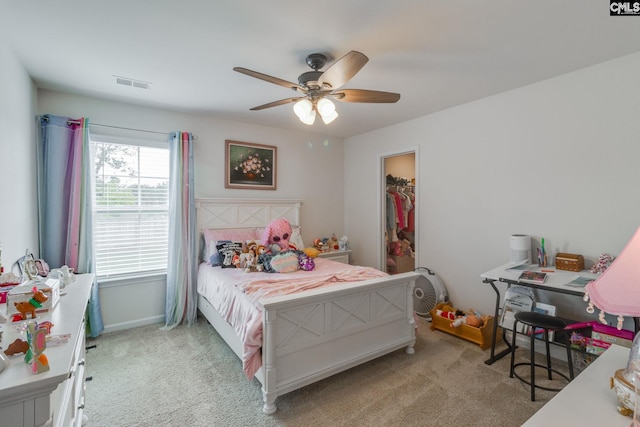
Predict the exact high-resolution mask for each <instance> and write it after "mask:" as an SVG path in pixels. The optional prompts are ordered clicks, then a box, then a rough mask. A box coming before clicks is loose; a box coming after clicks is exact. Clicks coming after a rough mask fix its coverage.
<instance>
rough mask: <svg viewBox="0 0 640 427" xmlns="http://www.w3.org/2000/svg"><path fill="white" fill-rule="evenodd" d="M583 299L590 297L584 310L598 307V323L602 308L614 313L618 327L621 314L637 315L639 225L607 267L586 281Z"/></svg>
mask: <svg viewBox="0 0 640 427" xmlns="http://www.w3.org/2000/svg"><path fill="white" fill-rule="evenodd" d="M584 300H585V301H589V300H590V302H589V306H588V307H587V312H589V313H593V311H594V310H593V306H596V307H597V308H599V309H600V321H601V322H602V323H606V322H605V319H604V313H605V312H606V313H609V314H613V315H616V316H618V329H621V328H622V321H623V320H624V316H629V317H640V228H638V230H636V233H635V234H634V236H633V237H632V238H631V240H630V241H629V243H627V246H626V247H625V248H624V250H623V251H622V253H621V254H620V255H619V256H618V257H617V258H616V259H615V260H614V261H613V262H612V263H611V265H610V266H609V268H607V269H606V270H605V271H604V272H603V273H602V274H601V275H600V277H598V278H597V279H596V280H594V281H593V282H590V283H588V284H587V286H586V288H585V295H584Z"/></svg>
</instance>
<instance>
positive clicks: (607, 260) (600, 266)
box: [589, 254, 615, 273]
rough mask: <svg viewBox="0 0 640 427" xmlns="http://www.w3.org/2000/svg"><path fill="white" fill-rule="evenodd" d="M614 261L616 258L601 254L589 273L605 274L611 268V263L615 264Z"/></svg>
mask: <svg viewBox="0 0 640 427" xmlns="http://www.w3.org/2000/svg"><path fill="white" fill-rule="evenodd" d="M614 259H615V258H614V256H613V255H609V254H601V255H600V257H598V262H596V263H595V264H593V266H592V267H591V269H590V270H589V272H591V273H602V272H604V271H605V270H606V269H607V268H608V267H609V265H611V263H612V262H613V260H614Z"/></svg>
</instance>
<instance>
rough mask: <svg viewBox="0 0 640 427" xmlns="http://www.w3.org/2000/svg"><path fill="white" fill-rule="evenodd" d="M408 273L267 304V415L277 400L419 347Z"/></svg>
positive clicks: (264, 361)
mask: <svg viewBox="0 0 640 427" xmlns="http://www.w3.org/2000/svg"><path fill="white" fill-rule="evenodd" d="M418 276H419V275H418V274H416V273H403V274H398V275H394V276H389V277H384V278H379V279H372V280H367V281H363V282H358V283H348V284H343V285H342V284H341V285H336V286H332V287H329V288H323V289H318V290H314V291H309V292H305V293H303V294H297V295H290V296H285V297H276V298H270V299H265V300H263V301H262V306H263V322H264V324H263V327H264V330H263V349H262V350H263V351H262V372H261V373H262V375H263V379H262V381H261V382H262V385H263V387H262V391H263V396H264V408H263V411H264V412H265V413H267V414H272V413H274V412H275V411H276V409H277V408H276V405H275V400H276V398H277V397H278V396H280V395H282V394H285V393H288V392H290V391H292V390H295V389H298V388H300V387H303V386H305V385H308V384H311V383H314V382H316V381H318V380H321V379H323V378H326V377H328V376H331V375H333V374H336V373H338V372H341V371H344V370H346V369H349V368H351V367H354V366H357V365H359V364H361V363H364V362H367V361H369V360H372V359H374V358H376V357H379V356H382V355H384V354H387V353H390V352H392V351H395V350H397V349H399V348H402V347H406V352H407V353H409V354H412V353H413V352H414V349H413V346H414V344H415V320H414V317H413V288H414V286H415V280H416V278H417V277H418Z"/></svg>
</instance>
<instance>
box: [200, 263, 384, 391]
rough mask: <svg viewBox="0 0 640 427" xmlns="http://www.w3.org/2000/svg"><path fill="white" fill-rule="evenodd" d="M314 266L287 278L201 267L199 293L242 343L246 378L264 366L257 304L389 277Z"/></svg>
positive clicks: (335, 265) (340, 267) (355, 269)
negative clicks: (264, 299) (311, 290)
mask: <svg viewBox="0 0 640 427" xmlns="http://www.w3.org/2000/svg"><path fill="white" fill-rule="evenodd" d="M315 264H316V268H315V269H314V270H313V271H304V270H298V271H297V272H295V273H284V274H280V273H245V272H244V271H242V270H240V269H235V268H220V267H211V266H209V265H207V264H201V265H200V269H199V271H198V293H199V294H201V295H203V296H204V297H205V298H207V300H208V301H209V302H210V303H211V305H213V307H214V308H215V309H216V310H217V311H218V313H220V315H221V316H222V317H223V318H224V319H225V320H226V321H227V322H228V323H229V324H230V325H231V326H232V327H233V328H234V330H235V332H236V334H237V335H238V337H239V338H240V340H241V341H242V342H243V344H244V346H243V355H242V366H243V369H244V372H245V374H246V376H247V378H249V379H251V378H253V376H254V375H255V373H256V372H257V371H258V369H260V366H261V364H262V357H261V354H260V348H261V347H262V310H261V309H260V307H259V304H257V301H259V300H260V299H262V298H268V297H274V296H279V295H288V294H292V293H295V292H302V291H305V290H309V289H314V288H318V287H321V286H328V285H331V284H336V283H344V282H359V281H362V280H367V279H373V278H376V277H384V276H386V275H387V274H386V273H383V272H382V271H380V270H376V269H374V268H370V267H358V266H352V265H348V264H342V263H339V262H335V261H330V260H326V259H322V258H316V260H315Z"/></svg>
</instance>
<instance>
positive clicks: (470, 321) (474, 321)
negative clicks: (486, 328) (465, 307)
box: [451, 309, 484, 328]
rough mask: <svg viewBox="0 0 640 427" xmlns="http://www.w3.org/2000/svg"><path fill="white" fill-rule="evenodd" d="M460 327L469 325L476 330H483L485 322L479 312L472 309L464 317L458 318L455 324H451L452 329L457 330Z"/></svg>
mask: <svg viewBox="0 0 640 427" xmlns="http://www.w3.org/2000/svg"><path fill="white" fill-rule="evenodd" d="M460 325H469V326H473V327H474V328H481V327H482V325H484V320H482V316H481V315H480V313H478V312H477V311H475V310H473V309H471V310H470V311H469V313H465V314H464V315H462V316H459V317H457V318H456V319H455V320H454V321H453V322H451V327H452V328H457V327H458V326H460Z"/></svg>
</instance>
